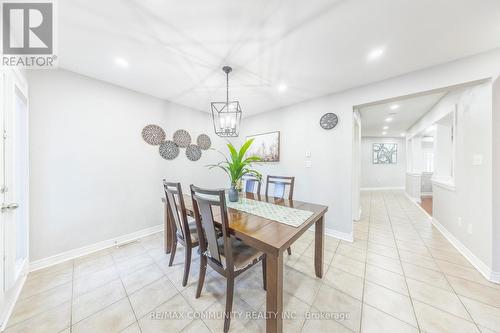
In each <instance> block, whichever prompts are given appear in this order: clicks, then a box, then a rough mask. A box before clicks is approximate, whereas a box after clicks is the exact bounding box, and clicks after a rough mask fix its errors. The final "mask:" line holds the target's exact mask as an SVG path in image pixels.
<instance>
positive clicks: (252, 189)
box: [242, 176, 261, 194]
mask: <svg viewBox="0 0 500 333" xmlns="http://www.w3.org/2000/svg"><path fill="white" fill-rule="evenodd" d="M242 180H243V181H244V182H245V192H246V193H255V194H260V186H261V181H260V179H258V178H257V177H254V176H243V177H242Z"/></svg>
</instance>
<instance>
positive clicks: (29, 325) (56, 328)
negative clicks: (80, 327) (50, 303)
mask: <svg viewBox="0 0 500 333" xmlns="http://www.w3.org/2000/svg"><path fill="white" fill-rule="evenodd" d="M70 319H71V302H66V303H63V304H61V305H59V306H56V307H55V308H52V309H50V310H47V311H45V312H41V313H40V314H38V315H36V316H34V317H32V318H30V319H28V320H25V321H23V322H20V323H18V324H17V325H13V326H10V327H9V328H7V330H5V333H29V332H35V331H34V330H33V329H34V328H36V333H53V332H61V331H63V330H64V329H66V328H67V327H69V325H70Z"/></svg>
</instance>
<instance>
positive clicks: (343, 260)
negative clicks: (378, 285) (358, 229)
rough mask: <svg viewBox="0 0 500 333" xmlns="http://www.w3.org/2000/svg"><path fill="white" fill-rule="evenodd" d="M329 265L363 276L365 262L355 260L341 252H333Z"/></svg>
mask: <svg viewBox="0 0 500 333" xmlns="http://www.w3.org/2000/svg"><path fill="white" fill-rule="evenodd" d="M330 265H331V266H333V267H335V268H337V269H341V270H343V271H345V272H348V273H351V274H354V275H357V276H359V277H364V276H365V263H364V262H361V261H357V260H354V259H351V258H348V257H346V256H343V255H341V254H335V255H334V256H333V260H332V263H331V264H330Z"/></svg>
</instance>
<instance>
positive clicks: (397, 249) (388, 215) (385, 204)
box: [382, 195, 422, 332]
mask: <svg viewBox="0 0 500 333" xmlns="http://www.w3.org/2000/svg"><path fill="white" fill-rule="evenodd" d="M382 198H383V201H384V206H385V208H386V212H387V217H388V218H389V223H390V224H391V229H392V236H393V237H394V241H396V236H395V235H394V228H393V225H392V220H391V216H390V214H389V211H388V209H387V202H386V199H385V195H384V196H382ZM396 251H397V252H398V257H399V265H400V266H401V270H402V271H403V278H404V281H405V285H406V289H407V291H408V297H409V299H410V302H411V307H412V309H413V315H414V316H415V321H416V323H417V328H418V330H419V331H420V332H421V331H422V329H421V328H420V323H419V321H418V317H417V311H416V310H415V305H414V303H413V298H412V297H411V293H410V288H409V287H408V281H407V280H406V274H405V270H404V267H403V265H402V264H401V255H400V254H399V247H398V246H397V242H396Z"/></svg>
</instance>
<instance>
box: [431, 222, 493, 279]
mask: <svg viewBox="0 0 500 333" xmlns="http://www.w3.org/2000/svg"><path fill="white" fill-rule="evenodd" d="M432 224H433V225H434V226H435V227H436V228H437V229H438V230H439V231H440V232H441V233H442V234H443V236H444V237H446V239H447V240H448V241H449V242H450V243H451V244H452V245H453V246H454V247H455V248H456V249H457V250H458V252H460V253H461V254H462V255H463V256H464V257H465V258H466V259H467V260H468V261H469V262H470V263H471V264H472V266H474V267H475V268H476V269H477V270H478V271H479V272H480V273H481V274H482V275H483V276H484V277H485V278H486V279H487V280H489V281H491V282H495V283H500V272H493V271H492V270H491V269H490V268H489V267H488V265H486V264H485V263H484V262H483V261H482V260H481V259H479V258H478V257H476V255H475V254H474V253H472V252H471V251H470V250H469V249H468V248H467V247H466V246H465V245H464V244H463V243H462V242H460V241H459V240H458V238H456V237H455V236H453V234H452V233H450V232H449V231H448V230H447V229H446V228H445V227H444V226H443V225H442V224H441V223H439V221H438V220H436V219H435V218H432Z"/></svg>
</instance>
